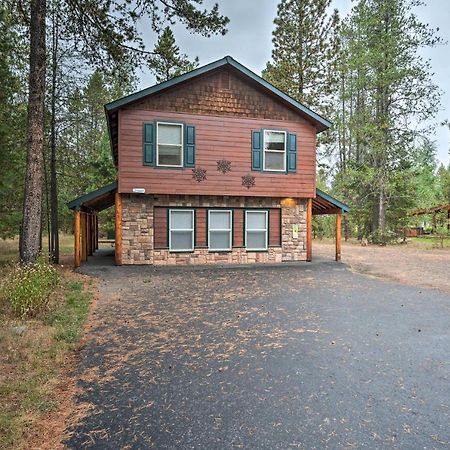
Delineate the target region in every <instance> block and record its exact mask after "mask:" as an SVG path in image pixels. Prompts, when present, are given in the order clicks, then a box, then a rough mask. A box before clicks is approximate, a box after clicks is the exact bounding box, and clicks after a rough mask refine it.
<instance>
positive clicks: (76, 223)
mask: <svg viewBox="0 0 450 450" xmlns="http://www.w3.org/2000/svg"><path fill="white" fill-rule="evenodd" d="M80 216H81V213H80V211H75V213H74V216H73V234H74V239H75V240H74V254H73V265H74V267H80V264H81V227H80V225H81V224H80V219H81V217H80Z"/></svg>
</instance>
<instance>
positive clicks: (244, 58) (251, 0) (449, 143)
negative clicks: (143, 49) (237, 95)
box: [140, 0, 450, 165]
mask: <svg viewBox="0 0 450 450" xmlns="http://www.w3.org/2000/svg"><path fill="white" fill-rule="evenodd" d="M215 1H218V3H219V6H220V10H221V12H222V13H223V14H225V15H227V16H228V17H229V18H230V24H229V27H228V29H229V31H228V33H227V34H226V35H225V36H213V37H211V38H209V39H208V38H204V37H201V36H197V35H191V34H189V33H186V31H185V30H184V29H183V27H181V26H176V27H175V29H174V31H175V37H176V39H177V42H178V44H179V46H180V48H181V51H182V52H183V53H187V54H188V55H189V56H190V57H194V56H198V57H199V58H200V65H204V64H207V63H209V62H211V61H214V60H216V59H220V58H222V57H224V56H225V55H231V56H232V57H233V58H234V59H236V60H237V61H239V62H240V63H242V64H244V65H245V66H246V67H248V68H249V69H251V70H253V71H254V72H256V73H257V74H258V75H259V74H261V71H262V69H263V68H264V67H265V65H266V62H267V61H268V60H269V59H270V56H271V51H272V31H273V28H274V26H273V19H274V17H275V15H276V10H277V4H278V3H279V0H215ZM215 1H211V0H205V2H204V4H205V5H206V6H208V5H211V4H213V3H214V2H215ZM351 3H352V2H351V0H333V6H334V7H335V8H337V9H339V11H340V13H341V16H342V17H343V16H344V15H346V14H347V13H348V12H349V10H350V8H351ZM428 4H429V6H426V7H421V8H420V9H417V14H418V16H419V17H420V19H421V20H422V21H423V22H426V23H428V24H429V25H430V26H431V27H433V28H437V27H439V28H440V32H439V34H440V35H441V37H442V38H444V39H445V40H446V41H449V42H450V27H449V24H450V1H449V0H428ZM143 31H144V30H143ZM144 34H146V33H145V31H144ZM146 41H147V43H148V44H149V45H152V42H150V41H149V40H147V39H146ZM449 49H450V47H449V46H448V45H443V46H439V47H437V48H434V49H427V50H426V51H425V52H424V55H425V56H426V57H427V58H430V59H431V63H432V67H433V70H434V73H435V75H434V80H435V82H436V84H438V85H439V86H440V88H441V89H442V91H443V95H442V106H441V111H440V112H439V115H438V117H437V122H439V123H440V122H442V121H443V120H445V119H450V61H449ZM152 84H154V78H153V77H152V75H150V74H149V73H148V72H145V73H142V74H141V75H140V88H144V87H148V86H150V85H152ZM435 139H436V143H437V147H438V158H439V160H440V161H442V162H443V163H445V164H446V165H447V164H449V161H450V158H449V147H450V133H449V130H448V128H445V127H442V126H439V127H438V129H437V132H436V136H435Z"/></svg>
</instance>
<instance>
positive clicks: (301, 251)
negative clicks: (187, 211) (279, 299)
mask: <svg viewBox="0 0 450 450" xmlns="http://www.w3.org/2000/svg"><path fill="white" fill-rule="evenodd" d="M154 206H168V207H170V206H182V207H187V208H189V207H215V208H218V207H227V208H275V207H278V208H279V207H281V246H272V247H271V246H269V248H268V250H267V251H259V252H251V251H249V252H248V251H246V249H245V248H241V247H239V248H233V249H232V251H230V252H210V251H209V250H208V249H206V248H195V249H194V251H193V252H189V253H186V252H171V251H169V250H168V249H154V246H153V237H154V233H153V208H154ZM294 225H298V236H296V237H294V230H293V228H294V227H293V226H294ZM122 249H123V253H122V263H123V264H154V265H190V264H251V263H266V262H270V263H279V262H282V261H306V199H280V198H269V197H267V198H265V197H221V196H184V195H179V196H178V195H177V196H173V195H171V196H167V195H155V196H153V195H140V194H122Z"/></svg>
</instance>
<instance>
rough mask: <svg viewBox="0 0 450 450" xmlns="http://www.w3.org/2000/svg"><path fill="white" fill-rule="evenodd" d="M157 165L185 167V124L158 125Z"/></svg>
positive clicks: (161, 123) (164, 123)
mask: <svg viewBox="0 0 450 450" xmlns="http://www.w3.org/2000/svg"><path fill="white" fill-rule="evenodd" d="M156 136H157V145H156V165H158V166H167V167H183V124H181V123H167V122H158V123H157V132H156Z"/></svg>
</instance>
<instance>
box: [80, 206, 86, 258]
mask: <svg viewBox="0 0 450 450" xmlns="http://www.w3.org/2000/svg"><path fill="white" fill-rule="evenodd" d="M80 214H81V262H85V261H86V260H87V239H86V213H84V212H82V213H80Z"/></svg>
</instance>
